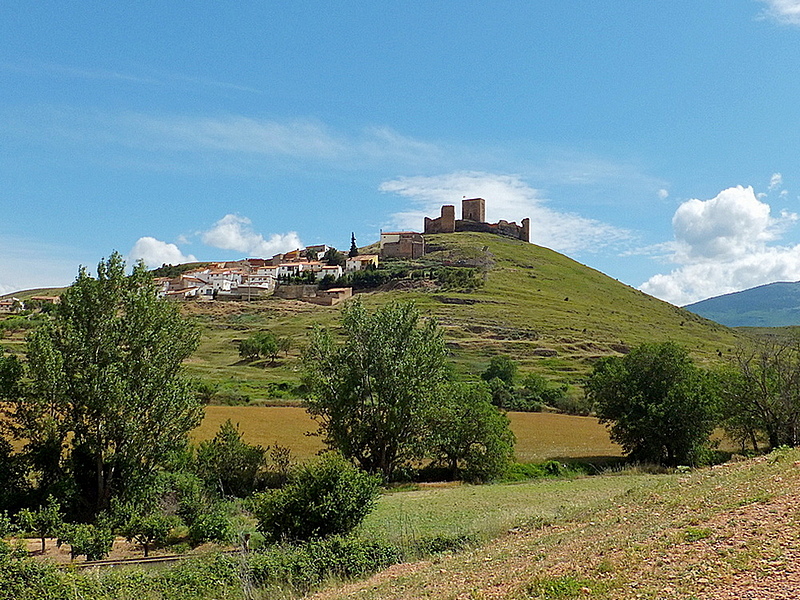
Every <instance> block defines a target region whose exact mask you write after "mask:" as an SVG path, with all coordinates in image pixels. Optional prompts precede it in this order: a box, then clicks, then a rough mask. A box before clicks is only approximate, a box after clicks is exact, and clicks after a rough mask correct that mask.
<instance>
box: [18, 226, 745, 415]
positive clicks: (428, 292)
mask: <svg viewBox="0 0 800 600" xmlns="http://www.w3.org/2000/svg"><path fill="white" fill-rule="evenodd" d="M426 244H427V246H428V249H429V254H428V255H426V256H425V258H424V261H423V263H422V266H427V267H428V268H430V267H432V266H436V265H438V266H441V265H443V264H445V265H462V266H465V265H466V266H470V265H471V266H477V267H479V268H481V269H485V284H484V285H483V287H481V288H479V289H476V290H474V291H470V292H459V291H448V290H443V289H440V288H437V287H436V286H435V285H434V284H433V283H432V282H430V281H422V282H420V281H414V280H403V281H400V282H396V284H395V285H388V286H385V288H384V289H383V291H374V292H369V293H364V294H359V295H360V297H361V298H362V299H363V301H364V302H365V304H367V305H368V306H370V307H375V306H379V305H382V304H384V303H386V302H389V301H390V300H393V299H404V300H413V301H415V302H416V303H417V305H418V306H419V307H420V309H421V310H422V312H423V313H424V314H426V315H430V316H433V317H435V318H436V319H437V320H438V322H439V323H440V325H441V326H442V327H443V329H444V331H445V335H446V338H447V342H448V345H449V347H450V348H451V351H452V358H453V360H454V362H455V366H456V370H457V372H458V373H459V374H460V375H461V376H462V377H466V378H475V377H477V376H478V375H479V374H480V373H481V372H482V371H483V370H484V369H485V368H486V365H487V364H488V362H489V359H490V358H491V357H492V356H494V355H496V354H507V355H510V356H511V357H512V358H514V359H515V360H517V361H518V362H519V363H520V370H521V371H522V372H526V371H537V372H539V373H542V374H544V375H545V376H547V377H548V378H550V379H552V380H558V381H563V382H566V383H570V384H577V383H579V382H580V381H581V379H582V378H583V377H584V376H585V374H586V373H587V372H588V371H589V369H590V368H591V363H592V361H593V360H595V359H596V358H597V357H600V356H606V355H610V354H616V353H619V352H625V351H626V350H627V348H629V347H632V346H635V345H637V344H640V343H642V342H650V341H665V340H674V341H676V342H678V343H680V344H683V345H684V346H686V347H687V348H688V349H689V350H690V351H691V353H692V354H693V355H694V356H695V357H696V358H697V359H699V360H700V361H703V362H707V361H716V360H718V359H719V357H720V356H725V355H726V354H727V353H728V352H730V351H731V350H732V349H733V348H734V347H735V346H736V344H737V342H738V337H739V336H740V335H741V334H738V333H736V332H734V331H733V330H731V329H728V328H726V327H724V326H722V325H719V324H717V323H714V322H712V321H709V320H706V319H704V318H702V317H699V316H698V315H696V314H694V313H692V312H689V311H687V310H684V309H682V308H678V307H675V306H673V305H671V304H668V303H666V302H662V301H660V300H657V299H656V298H653V297H651V296H648V295H646V294H644V293H643V292H640V291H639V290H636V289H633V288H631V287H629V286H626V285H624V284H621V283H620V282H618V281H616V280H614V279H612V278H610V277H608V276H606V275H604V274H602V273H600V272H598V271H595V270H594V269H591V268H589V267H586V266H584V265H582V264H580V263H578V262H576V261H574V260H572V259H570V258H568V257H566V256H564V255H562V254H559V253H557V252H554V251H552V250H549V249H547V248H543V247H541V246H536V245H534V244H528V243H525V242H522V241H519V240H515V239H511V238H506V237H502V236H496V235H491V234H486V233H468V232H464V233H454V234H442V235H432V236H426ZM387 264H390V262H388V261H387ZM182 307H183V309H184V311H185V312H186V314H188V315H191V316H193V317H195V318H196V319H197V320H198V321H199V322H200V324H201V325H202V328H203V335H202V339H201V344H200V348H199V349H198V351H197V352H196V353H195V355H194V356H193V357H192V359H190V361H189V363H188V367H189V370H190V372H191V374H193V375H195V376H197V377H199V378H200V379H202V380H203V381H205V382H207V383H208V384H209V390H208V391H209V394H210V395H211V394H215V395H216V398H217V401H233V402H240V401H242V400H257V399H266V398H281V397H283V398H297V397H301V396H302V390H301V389H298V387H297V386H298V385H299V382H300V370H301V368H300V367H301V365H300V360H299V359H300V354H301V351H302V347H303V346H304V344H305V343H306V340H307V335H308V332H309V330H310V329H311V328H313V327H314V326H316V325H322V326H328V327H333V328H336V327H338V324H339V320H338V315H339V308H338V307H322V306H316V305H312V304H307V303H303V302H299V301H293V300H281V299H278V298H268V299H265V300H261V301H255V302H251V303H246V302H216V303H202V302H194V303H186V304H182ZM265 329H268V330H270V331H272V332H274V333H275V334H277V335H279V336H288V337H290V338H291V339H292V341H293V347H292V348H291V350H290V351H289V352H288V354H287V355H285V356H284V355H283V354H281V356H279V357H278V359H277V360H276V361H275V362H274V363H270V362H268V361H256V362H249V361H242V360H240V358H239V356H238V353H237V345H236V344H237V341H238V340H241V339H243V338H245V337H247V336H248V335H250V334H251V333H252V332H254V331H259V330H265ZM22 336H23V334H22V333H21V332H20V333H18V334H16V335H15V336H12V338H11V339H7V340H6V341H4V345H6V346H7V347H11V348H13V347H14V346H17V347H18V348H19V346H21V344H22ZM575 390H576V391H575V393H578V392H577V388H575Z"/></svg>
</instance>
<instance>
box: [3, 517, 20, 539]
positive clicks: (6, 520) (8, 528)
mask: <svg viewBox="0 0 800 600" xmlns="http://www.w3.org/2000/svg"><path fill="white" fill-rule="evenodd" d="M16 529H17V528H16V526H15V524H14V522H13V521H12V520H11V517H9V516H8V511H5V510H4V511H2V512H0V541H2V539H3V538H6V537H8V536H9V535H10V534H11V533H12V532H13V531H15V530H16Z"/></svg>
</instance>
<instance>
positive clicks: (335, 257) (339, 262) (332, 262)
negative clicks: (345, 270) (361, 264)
mask: <svg viewBox="0 0 800 600" xmlns="http://www.w3.org/2000/svg"><path fill="white" fill-rule="evenodd" d="M322 261H323V262H324V263H325V264H326V265H328V266H329V267H344V266H345V264H346V262H347V259H346V257H345V255H344V254H343V253H341V252H339V251H338V250H337V249H336V248H328V249H327V250H326V251H325V254H324V255H323V257H322Z"/></svg>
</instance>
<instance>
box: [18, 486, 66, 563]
mask: <svg viewBox="0 0 800 600" xmlns="http://www.w3.org/2000/svg"><path fill="white" fill-rule="evenodd" d="M16 521H17V524H18V525H19V527H20V529H22V530H24V531H30V532H31V533H35V534H36V535H37V536H38V537H39V539H40V540H41V541H42V554H44V551H45V548H46V542H45V540H46V539H47V538H49V537H55V536H56V535H58V532H59V530H60V529H61V526H62V525H63V524H64V513H63V512H62V511H61V504H60V503H59V502H58V500H56V499H55V498H53V497H52V496H50V497H49V498H48V499H47V502H46V503H45V504H43V505H42V506H40V507H39V508H38V509H37V510H30V509H28V508H23V509H22V510H21V511H19V512H18V513H17V516H16Z"/></svg>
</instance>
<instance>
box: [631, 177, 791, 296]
mask: <svg viewBox="0 0 800 600" xmlns="http://www.w3.org/2000/svg"><path fill="white" fill-rule="evenodd" d="M770 212H771V211H770V206H769V205H768V204H766V203H765V202H762V201H761V200H759V199H758V198H757V197H756V194H755V193H754V192H753V188H751V187H747V188H745V187H742V186H737V187H734V188H729V189H727V190H723V191H722V192H720V193H719V194H718V195H717V196H716V197H715V198H712V199H710V200H697V199H692V200H688V201H686V202H684V203H683V204H681V205H680V206H679V207H678V209H677V210H676V212H675V216H674V217H673V219H672V226H673V229H674V232H675V242H674V245H673V246H672V248H673V250H674V251H673V254H672V256H671V257H670V259H671V260H672V262H674V263H677V264H678V265H679V266H678V268H676V269H674V270H673V271H672V272H670V273H669V274H659V275H655V276H654V277H651V278H650V279H649V280H648V281H646V282H645V283H644V284H643V285H642V286H641V289H642V290H643V291H645V292H647V293H648V294H652V295H654V296H657V297H659V298H662V299H664V300H667V301H668V302H672V303H673V304H679V305H682V304H688V303H691V302H695V301H697V300H701V299H703V298H708V297H710V296H718V295H720V294H727V293H730V292H735V291H738V290H742V289H746V288H750V287H754V286H757V285H762V284H765V283H770V282H773V281H786V280H792V281H794V280H798V279H800V246H770V245H768V244H769V242H773V241H775V240H777V239H778V238H779V237H780V235H781V233H782V232H783V230H784V229H785V228H787V227H788V226H790V225H791V224H792V223H793V222H795V221H796V220H797V219H798V216H797V215H796V214H794V213H790V212H786V211H782V212H781V213H780V216H779V217H777V218H773V217H772V216H771V215H770Z"/></svg>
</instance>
